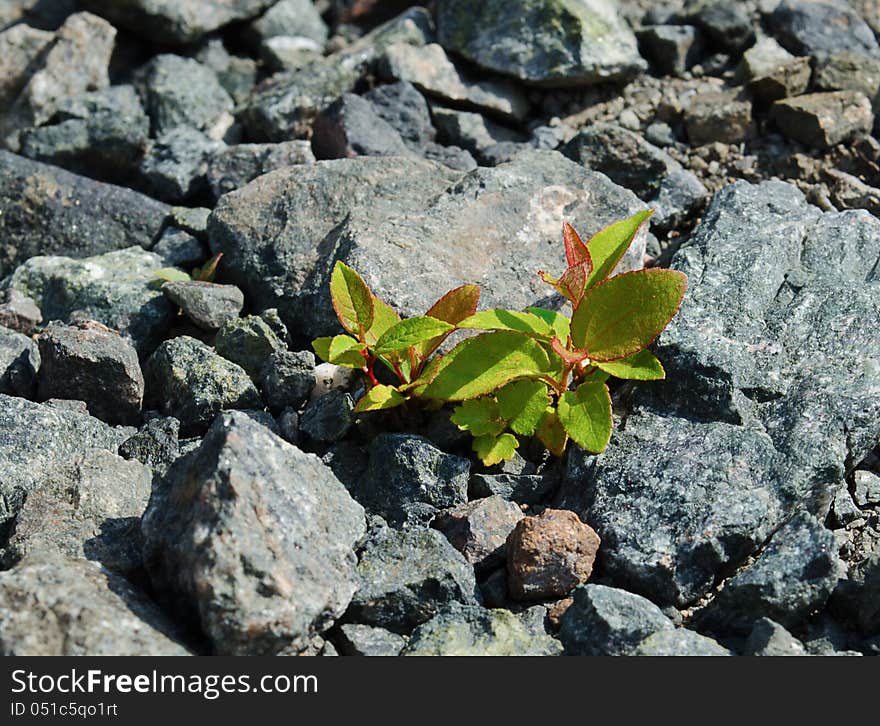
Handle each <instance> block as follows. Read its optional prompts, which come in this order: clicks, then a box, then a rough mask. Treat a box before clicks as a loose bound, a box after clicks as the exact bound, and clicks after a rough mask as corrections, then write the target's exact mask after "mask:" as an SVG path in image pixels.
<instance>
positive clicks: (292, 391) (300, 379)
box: [260, 350, 315, 410]
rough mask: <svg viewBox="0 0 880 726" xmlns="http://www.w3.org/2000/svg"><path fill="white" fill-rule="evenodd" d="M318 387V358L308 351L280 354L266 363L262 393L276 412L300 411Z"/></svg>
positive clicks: (262, 374) (275, 354)
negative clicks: (316, 383) (316, 363)
mask: <svg viewBox="0 0 880 726" xmlns="http://www.w3.org/2000/svg"><path fill="white" fill-rule="evenodd" d="M314 387H315V356H314V355H313V354H312V353H310V352H309V351H307V350H304V351H302V352H297V353H293V352H291V351H287V350H284V351H279V352H276V353H273V354H272V355H271V356H269V358H268V359H267V360H266V364H265V365H264V366H263V372H262V373H261V374H260V390H261V391H262V393H263V399H264V400H265V401H266V405H268V406H269V408H271V409H273V410H280V409H284V408H293V409H298V408H299V407H300V406H302V404H303V403H305V401H306V399H307V398H308V397H309V394H311V392H312V389H313V388H314Z"/></svg>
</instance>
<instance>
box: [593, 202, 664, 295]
mask: <svg viewBox="0 0 880 726" xmlns="http://www.w3.org/2000/svg"><path fill="white" fill-rule="evenodd" d="M653 213H654V211H653V210H651V209H648V210H645V211H644V212H638V213H637V214H634V215H633V216H632V217H629V218H628V219H624V220H621V221H620V222H615V223H614V224H612V225H609V226H608V227H606V228H605V229H603V230H600V231H599V232H597V233H596V234H594V235H593V236H592V238H590V241H589V242H587V249H588V250H590V255H591V256H592V259H593V271H592V273H590V276H589V278H588V279H587V289H589V288H591V287H593V286H594V285H597V284H599V283H600V282H602V280H604V279H605V278H606V277H608V276H609V275H610V274H611V273H612V272H614V268H615V267H617V265H618V263H619V262H620V260H621V259H622V258H623V256H624V255H625V254H626V251H627V250H628V249H629V246H630V245H631V244H632V241H633V239H635V236H636V233H637V232H638V231H639V228H640V227H641V226H642V225H643V224H644V223H645V220H647V219H648V217H650V216H651V215H652V214H653Z"/></svg>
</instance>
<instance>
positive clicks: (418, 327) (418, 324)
mask: <svg viewBox="0 0 880 726" xmlns="http://www.w3.org/2000/svg"><path fill="white" fill-rule="evenodd" d="M453 327H454V326H452V325H450V324H449V323H444V322H443V321H442V320H436V319H434V318H429V317H428V316H427V315H425V316H421V317H416V318H407V319H406V320H401V321H400V322H399V323H395V324H394V325H392V326H391V327H390V328H388V330H386V331H385V332H384V333H383V334H382V337H381V338H379V340H377V341H376V345H375V346H373V347H374V349H375V351H376V352H377V353H393V352H394V351H398V350H405V349H406V348H410V347H412V346H414V345H418V344H420V343H424V342H426V341H429V340H432V339H434V338H436V337H437V336H438V335H442V334H443V333H446V332H448V331H450V330H452V329H453Z"/></svg>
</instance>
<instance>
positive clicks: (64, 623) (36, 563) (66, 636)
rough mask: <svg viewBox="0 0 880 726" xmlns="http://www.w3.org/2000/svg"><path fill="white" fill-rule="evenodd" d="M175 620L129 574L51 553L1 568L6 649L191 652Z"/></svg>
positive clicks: (0, 630)
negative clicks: (120, 574)
mask: <svg viewBox="0 0 880 726" xmlns="http://www.w3.org/2000/svg"><path fill="white" fill-rule="evenodd" d="M175 630H176V629H175V627H174V626H173V625H172V624H171V622H169V620H168V619H167V618H166V616H165V615H164V614H163V613H162V612H161V611H160V610H159V609H158V608H157V607H156V605H155V604H153V603H152V602H151V601H150V600H148V599H147V597H146V596H145V595H144V594H143V593H141V592H139V591H137V590H135V588H134V587H133V586H132V585H131V584H130V583H129V582H128V581H127V580H126V579H124V578H123V577H120V576H119V575H114V574H112V573H110V572H108V571H106V570H104V569H102V568H101V567H100V566H99V565H98V564H96V563H93V562H86V561H84V560H76V559H66V558H64V557H57V556H56V557H51V556H45V557H40V558H34V559H29V560H27V561H26V562H23V563H22V564H20V565H19V566H18V567H16V568H15V569H13V570H9V571H8V572H2V573H0V653H2V654H3V655H4V656H14V655H18V656H33V655H82V656H105V655H129V656H132V655H153V656H156V655H189V651H188V650H187V649H186V648H185V647H184V646H183V645H181V644H180V643H179V642H178V641H177V640H176V637H177V634H176V632H175Z"/></svg>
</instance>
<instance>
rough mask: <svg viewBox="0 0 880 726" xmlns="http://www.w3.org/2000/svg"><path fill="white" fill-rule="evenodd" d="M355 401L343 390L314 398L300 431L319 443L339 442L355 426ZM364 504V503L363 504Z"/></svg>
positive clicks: (305, 411)
mask: <svg viewBox="0 0 880 726" xmlns="http://www.w3.org/2000/svg"><path fill="white" fill-rule="evenodd" d="M354 418H355V415H354V401H353V400H352V398H351V396H350V395H349V394H348V393H346V392H345V391H342V390H334V391H330V392H329V393H327V394H326V395H324V396H319V397H318V398H313V399H312V400H311V401H309V403H308V404H307V405H306V408H305V410H304V411H303V413H302V416H301V417H300V420H299V430H300V431H302V432H303V433H304V434H306V435H308V436H309V438H311V439H312V440H313V441H316V442H318V443H331V442H333V441H339V440H340V439H341V438H343V437H344V436H345V435H346V434H347V433H348V431H349V429H350V428H351V427H352V426H353V425H354ZM362 503H363V502H362Z"/></svg>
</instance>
